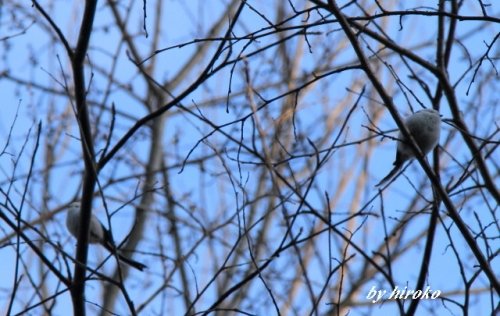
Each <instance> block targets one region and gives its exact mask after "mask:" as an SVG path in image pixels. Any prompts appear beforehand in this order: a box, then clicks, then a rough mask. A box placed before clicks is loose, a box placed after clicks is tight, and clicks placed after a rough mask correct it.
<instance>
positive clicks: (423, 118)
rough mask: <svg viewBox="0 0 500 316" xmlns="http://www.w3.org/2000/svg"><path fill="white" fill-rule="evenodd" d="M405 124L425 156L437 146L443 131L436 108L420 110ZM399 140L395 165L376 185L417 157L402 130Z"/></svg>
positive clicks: (392, 175)
mask: <svg viewBox="0 0 500 316" xmlns="http://www.w3.org/2000/svg"><path fill="white" fill-rule="evenodd" d="M404 124H405V126H406V128H407V129H408V131H409V132H410V134H411V136H412V137H413V139H414V140H415V142H416V143H417V145H418V147H419V148H420V150H421V151H422V153H423V154H424V156H425V155H427V154H428V153H429V152H430V151H431V150H433V149H434V148H435V147H436V146H437V144H438V142H439V136H440V132H441V115H440V114H439V112H438V111H436V110H434V109H424V110H420V111H418V112H415V113H414V114H412V115H411V116H409V117H408V118H407V119H406V120H405V122H404ZM398 140H399V142H398V146H397V150H396V159H395V160H394V162H393V166H394V167H393V168H392V170H391V171H390V172H389V173H388V174H387V175H386V176H385V177H384V178H383V179H382V180H380V182H379V183H377V184H376V185H375V186H376V187H379V186H381V185H382V184H384V183H386V182H387V181H389V180H390V179H392V178H393V177H394V175H395V174H396V173H397V172H398V171H399V170H400V169H401V167H402V166H403V164H404V163H405V162H406V161H408V160H410V159H413V158H414V157H415V152H414V150H413V148H412V146H411V144H409V143H408V141H407V140H406V138H405V137H404V136H403V135H402V133H401V131H400V132H399V136H398Z"/></svg>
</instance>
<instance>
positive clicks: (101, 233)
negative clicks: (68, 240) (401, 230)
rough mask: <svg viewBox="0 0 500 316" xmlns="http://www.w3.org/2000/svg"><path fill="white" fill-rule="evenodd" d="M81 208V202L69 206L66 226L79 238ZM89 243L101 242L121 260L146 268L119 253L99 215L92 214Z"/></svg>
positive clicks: (132, 265) (137, 267) (135, 266)
mask: <svg viewBox="0 0 500 316" xmlns="http://www.w3.org/2000/svg"><path fill="white" fill-rule="evenodd" d="M80 208H81V205H80V203H79V202H73V203H71V204H70V206H69V208H68V213H67V215H66V227H67V228H68V231H69V232H70V233H71V234H72V235H73V236H74V237H75V238H78V233H79V231H80ZM89 243H91V244H101V245H102V246H104V248H106V249H107V250H108V251H109V252H111V253H116V254H117V256H118V259H120V261H122V262H124V263H126V264H128V265H130V266H131V267H134V268H136V269H138V270H140V271H142V270H144V268H146V266H145V265H144V264H142V263H140V262H137V261H135V260H132V259H129V258H127V257H125V256H123V255H122V254H120V253H117V251H116V247H115V244H114V242H113V236H111V233H110V231H109V230H107V229H106V228H105V227H104V226H103V225H102V223H101V222H100V221H99V220H98V219H97V217H95V216H94V214H92V217H91V218H90V227H89Z"/></svg>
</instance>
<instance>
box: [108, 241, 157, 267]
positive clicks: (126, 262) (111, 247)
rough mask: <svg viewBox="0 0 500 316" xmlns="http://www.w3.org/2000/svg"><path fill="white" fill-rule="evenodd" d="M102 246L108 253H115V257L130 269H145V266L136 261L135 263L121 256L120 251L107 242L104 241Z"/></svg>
mask: <svg viewBox="0 0 500 316" xmlns="http://www.w3.org/2000/svg"><path fill="white" fill-rule="evenodd" d="M102 245H103V246H104V248H106V249H107V250H108V251H109V252H111V253H116V255H117V256H118V259H119V260H120V261H121V262H123V263H125V264H128V265H129V266H131V267H132V268H136V269H137V270H139V271H143V270H144V269H145V268H147V266H146V265H144V264H142V263H140V262H138V261H135V260H133V259H130V258H127V257H125V256H124V255H122V254H121V253H120V250H119V249H116V248H115V246H114V245H112V244H111V243H110V242H109V241H108V240H105V241H104V242H103V243H102Z"/></svg>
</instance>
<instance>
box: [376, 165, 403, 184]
mask: <svg viewBox="0 0 500 316" xmlns="http://www.w3.org/2000/svg"><path fill="white" fill-rule="evenodd" d="M402 166H403V164H399V163H398V164H397V163H395V164H394V168H392V170H391V171H390V172H389V173H388V174H387V175H386V176H385V177H384V178H383V179H382V180H380V182H379V183H377V184H376V185H375V186H376V187H379V186H381V185H382V184H384V183H386V182H387V181H389V180H391V179H392V178H393V177H394V176H395V175H396V173H398V171H399V169H401V167H402Z"/></svg>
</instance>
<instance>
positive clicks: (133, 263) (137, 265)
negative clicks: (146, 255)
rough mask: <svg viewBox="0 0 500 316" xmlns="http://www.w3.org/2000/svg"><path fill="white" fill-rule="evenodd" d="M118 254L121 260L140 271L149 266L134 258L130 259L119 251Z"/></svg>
mask: <svg viewBox="0 0 500 316" xmlns="http://www.w3.org/2000/svg"><path fill="white" fill-rule="evenodd" d="M117 255H118V258H119V259H120V261H122V262H123V263H126V264H128V265H129V266H131V267H132V268H136V269H137V270H139V271H143V270H144V269H145V268H147V266H146V265H145V264H142V263H140V262H138V261H135V260H133V259H129V258H127V257H125V256H123V255H122V254H119V253H118V254H117Z"/></svg>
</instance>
